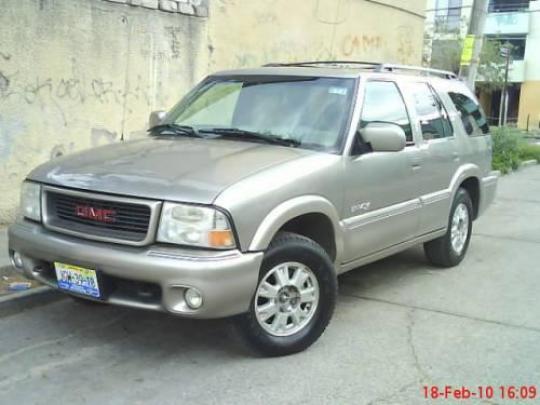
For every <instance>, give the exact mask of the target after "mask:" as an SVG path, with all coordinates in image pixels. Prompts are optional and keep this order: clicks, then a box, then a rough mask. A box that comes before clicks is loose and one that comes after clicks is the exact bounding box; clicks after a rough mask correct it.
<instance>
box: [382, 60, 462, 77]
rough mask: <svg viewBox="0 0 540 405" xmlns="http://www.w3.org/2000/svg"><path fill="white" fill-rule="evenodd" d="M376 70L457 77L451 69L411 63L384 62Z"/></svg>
mask: <svg viewBox="0 0 540 405" xmlns="http://www.w3.org/2000/svg"><path fill="white" fill-rule="evenodd" d="M376 70H377V71H378V72H395V71H400V70H404V71H408V72H419V73H423V74H425V75H427V76H429V75H436V76H442V77H444V78H445V79H457V78H458V77H457V75H456V74H455V73H454V72H450V71H449V70H441V69H432V68H425V67H420V66H410V65H395V64H391V63H382V64H380V65H379V66H377V68H376Z"/></svg>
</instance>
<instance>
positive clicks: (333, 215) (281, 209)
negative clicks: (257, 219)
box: [249, 195, 343, 264]
mask: <svg viewBox="0 0 540 405" xmlns="http://www.w3.org/2000/svg"><path fill="white" fill-rule="evenodd" d="M304 214H323V215H325V216H327V217H328V218H329V219H330V221H331V222H332V226H333V227H334V235H335V239H336V259H335V264H339V263H341V257H342V253H343V229H342V228H341V226H340V224H339V215H338V213H337V210H336V208H335V207H334V206H333V205H332V203H330V201H328V200H327V199H325V198H323V197H321V196H317V195H305V196H301V197H295V198H293V199H290V200H288V201H285V202H283V203H281V204H279V205H278V206H277V207H275V208H274V209H273V210H272V211H270V213H269V214H268V215H267V216H266V217H265V218H264V220H263V221H262V222H261V224H260V225H259V227H258V228H257V231H256V232H255V236H254V237H253V240H252V241H251V244H250V245H249V250H250V251H260V250H265V249H266V248H267V247H268V245H269V244H270V242H271V241H272V238H273V237H274V235H275V234H276V232H277V231H278V230H279V229H280V228H281V227H282V226H283V225H285V224H286V223H287V222H288V221H290V220H291V219H293V218H296V217H298V216H300V215H304Z"/></svg>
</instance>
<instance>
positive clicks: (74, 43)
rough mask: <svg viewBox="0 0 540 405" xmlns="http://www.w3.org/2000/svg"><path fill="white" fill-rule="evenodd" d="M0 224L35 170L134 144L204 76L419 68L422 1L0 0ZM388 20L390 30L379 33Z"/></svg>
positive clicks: (12, 212)
mask: <svg viewBox="0 0 540 405" xmlns="http://www.w3.org/2000/svg"><path fill="white" fill-rule="evenodd" d="M0 7H1V9H2V12H1V13H0V179H1V180H2V181H1V182H0V195H1V196H2V198H0V223H9V222H10V221H12V219H13V218H14V215H15V212H16V207H17V204H18V195H19V185H20V183H21V181H22V180H23V179H24V177H25V176H26V174H27V173H28V172H29V171H30V170H31V169H32V168H33V167H35V166H36V165H38V164H40V163H42V162H44V161H47V160H49V159H56V158H59V157H60V156H62V155H65V154H69V153H73V152H76V151H79V150H82V149H86V148H90V147H96V146H100V145H104V144H108V143H113V142H121V140H122V139H124V140H128V139H133V138H137V137H142V136H146V131H145V129H146V125H147V118H148V115H149V113H150V111H152V110H158V109H168V108H170V107H171V106H172V105H173V104H174V103H176V102H177V101H178V100H179V98H180V97H181V96H182V95H183V94H184V93H185V92H186V91H187V90H188V89H189V88H190V87H192V86H193V85H194V84H196V83H197V82H198V81H200V80H201V79H202V78H203V77H204V76H205V75H207V74H208V73H211V72H214V71H217V70H220V69H230V68H237V67H253V66H260V65H262V64H264V63H269V62H288V61H296V60H313V59H320V60H324V59H326V60H328V59H358V60H372V61H381V62H382V61H387V62H397V63H408V64H419V63H420V61H421V44H422V38H423V31H424V9H425V0H297V1H291V0H245V1H244V0H241V1H240V0H17V1H13V0H0ZM389 24H390V25H389Z"/></svg>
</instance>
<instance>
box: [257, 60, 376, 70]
mask: <svg viewBox="0 0 540 405" xmlns="http://www.w3.org/2000/svg"><path fill="white" fill-rule="evenodd" d="M317 65H323V66H327V65H362V66H365V67H373V68H375V67H377V66H380V65H381V63H379V62H365V61H360V60H315V61H309V62H291V63H268V64H266V65H263V67H280V66H283V67H285V66H299V67H301V66H317Z"/></svg>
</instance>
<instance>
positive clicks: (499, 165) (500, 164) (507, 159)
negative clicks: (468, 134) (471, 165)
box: [491, 127, 521, 173]
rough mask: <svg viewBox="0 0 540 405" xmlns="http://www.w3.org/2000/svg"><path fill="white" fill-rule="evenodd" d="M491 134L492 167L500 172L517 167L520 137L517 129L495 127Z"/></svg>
mask: <svg viewBox="0 0 540 405" xmlns="http://www.w3.org/2000/svg"><path fill="white" fill-rule="evenodd" d="M492 136H493V160H492V163H491V165H492V167H493V169H495V170H500V171H501V172H502V173H508V172H509V171H510V170H515V169H517V168H518V166H519V163H520V161H521V160H520V153H519V145H520V141H521V137H520V136H519V135H518V131H517V130H515V129H512V128H508V127H500V128H495V129H494V130H493V131H492Z"/></svg>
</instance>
